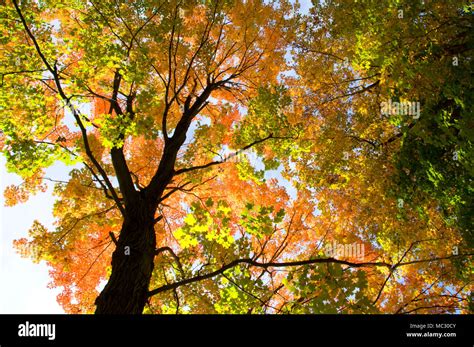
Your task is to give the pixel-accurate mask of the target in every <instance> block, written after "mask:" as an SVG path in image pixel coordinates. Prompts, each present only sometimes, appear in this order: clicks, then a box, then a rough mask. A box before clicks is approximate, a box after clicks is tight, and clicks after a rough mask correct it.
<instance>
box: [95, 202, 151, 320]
mask: <svg viewBox="0 0 474 347" xmlns="http://www.w3.org/2000/svg"><path fill="white" fill-rule="evenodd" d="M154 207H155V204H154V203H153V202H152V201H147V200H145V199H144V198H142V197H141V198H140V199H139V200H138V201H137V203H136V204H135V205H133V206H128V207H127V208H126V217H125V219H124V222H123V224H122V229H121V232H120V237H119V239H118V241H117V247H116V249H115V251H114V253H113V255H112V274H111V276H110V279H109V281H108V282H107V285H106V286H105V288H104V289H103V291H102V292H101V293H100V295H99V296H98V297H97V299H96V305H97V309H96V313H97V314H142V313H143V309H144V307H145V304H146V302H147V292H148V286H149V283H150V279H151V275H152V272H153V267H154V265H153V262H154V257H155V249H156V236H155V231H154V224H155V223H154V213H155V208H154Z"/></svg>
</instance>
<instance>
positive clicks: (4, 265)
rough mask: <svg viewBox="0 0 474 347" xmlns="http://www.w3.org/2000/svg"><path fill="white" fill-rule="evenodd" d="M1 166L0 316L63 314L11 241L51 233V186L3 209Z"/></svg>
mask: <svg viewBox="0 0 474 347" xmlns="http://www.w3.org/2000/svg"><path fill="white" fill-rule="evenodd" d="M300 5H301V8H300V10H301V12H307V11H308V9H309V7H310V6H311V1H310V0H300ZM5 162H6V161H5V158H4V157H3V156H1V155H0V314H40V313H41V314H56V313H64V311H63V310H62V308H61V307H60V306H59V304H58V303H57V301H56V296H57V295H58V294H59V293H60V289H59V288H54V289H50V288H48V283H49V282H50V278H49V275H48V267H47V265H46V264H45V263H44V262H42V263H39V264H35V263H33V262H32V261H31V260H29V259H23V258H21V257H20V255H19V254H18V253H17V252H16V251H15V249H14V248H13V240H15V239H19V238H22V237H27V235H28V229H29V228H30V227H31V225H32V224H33V221H34V220H35V219H38V220H39V221H40V222H41V223H42V224H43V225H44V226H46V227H47V228H49V229H50V230H51V229H53V222H54V218H53V216H52V209H53V204H54V200H55V198H54V196H53V195H52V190H53V184H48V186H49V189H48V190H47V191H46V192H45V193H39V194H37V195H35V196H32V197H30V199H29V200H28V201H27V202H26V203H23V204H19V205H17V206H14V207H5V206H4V205H5V201H4V197H3V191H4V189H5V187H7V186H9V185H11V184H20V183H21V179H20V178H19V176H17V175H15V174H11V173H9V172H7V170H6V168H5ZM70 170H71V167H68V168H66V167H65V166H64V165H63V164H59V163H58V164H55V165H53V166H52V167H50V168H49V169H48V170H46V175H45V176H46V177H50V178H53V179H67V172H69V171H70ZM267 178H270V177H267ZM291 193H293V194H294V192H290V194H291Z"/></svg>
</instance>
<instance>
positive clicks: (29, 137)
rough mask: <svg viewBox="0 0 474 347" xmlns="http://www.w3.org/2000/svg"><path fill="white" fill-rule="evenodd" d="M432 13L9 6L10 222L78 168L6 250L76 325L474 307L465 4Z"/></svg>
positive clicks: (3, 54)
mask: <svg viewBox="0 0 474 347" xmlns="http://www.w3.org/2000/svg"><path fill="white" fill-rule="evenodd" d="M423 3H424V4H422V2H420V3H419V4H418V3H417V2H416V1H408V0H407V1H397V2H395V1H380V2H375V1H374V2H371V1H366V2H364V1H362V2H357V3H353V2H351V1H345V0H340V1H328V2H321V3H320V2H317V1H316V2H315V4H314V5H313V7H312V8H311V9H310V12H309V13H307V14H303V13H301V12H299V11H298V8H299V5H298V4H297V3H296V4H295V3H294V2H291V1H285V0H280V1H261V0H251V1H244V0H232V1H214V0H213V1H197V0H196V1H193V0H190V1H175V0H172V1H159V0H140V1H133V2H130V1H100V2H99V1H89V2H79V1H69V0H66V1H62V2H60V3H58V2H55V1H21V2H20V1H17V0H12V1H7V2H6V5H4V6H2V7H1V9H0V14H1V16H0V42H1V45H2V50H1V51H0V77H1V82H0V83H1V87H0V127H1V129H2V133H1V137H0V140H1V141H0V146H1V150H2V152H3V154H4V155H5V157H6V158H7V160H8V163H7V165H8V169H9V170H10V171H12V172H15V173H17V174H18V175H21V177H22V178H23V183H22V184H21V185H19V186H10V187H7V189H6V190H5V197H6V203H7V205H8V206H12V205H15V204H17V203H22V202H25V201H26V200H27V199H28V197H29V196H30V195H31V194H36V193H39V192H41V191H44V190H45V188H46V187H47V184H53V183H51V182H50V180H51V178H50V177H45V176H44V172H45V169H46V168H47V167H49V166H51V165H54V164H55V163H56V162H57V161H62V162H64V163H65V164H67V165H68V168H70V171H69V179H68V180H67V181H61V182H55V183H54V194H55V196H56V203H55V205H54V210H53V213H54V217H55V228H54V230H48V229H47V228H45V227H44V226H43V225H42V224H41V216H38V220H37V221H35V223H34V225H33V226H32V227H31V229H30V231H29V234H28V236H27V237H25V238H23V239H20V240H17V241H16V242H15V246H16V247H17V249H18V250H19V252H21V253H22V254H23V255H25V256H27V257H30V258H32V259H33V260H34V261H37V262H39V261H45V262H46V263H47V264H48V266H49V268H50V277H51V286H52V287H59V288H61V289H62V292H61V294H60V295H59V297H58V301H59V303H60V304H61V305H62V307H63V308H64V310H65V311H66V312H68V313H92V312H94V311H96V310H97V311H98V312H99V313H103V312H109V313H141V312H143V313H153V314H158V313H412V312H416V313H448V312H450V313H468V312H472V297H471V296H470V291H471V289H472V277H471V276H472V255H473V252H472V250H473V240H474V238H473V235H472V225H473V223H472V221H473V220H472V219H473V201H472V197H473V196H474V195H473V183H472V176H473V169H474V167H473V158H474V156H473V140H474V133H473V119H472V114H473V109H472V105H473V101H474V100H473V95H474V93H473V91H472V85H471V80H470V77H471V74H472V49H473V43H474V42H473V38H472V35H470V34H469V31H470V30H472V13H473V12H472V11H473V8H472V5H470V6H468V5H463V4H462V2H460V1H425V2H423ZM388 100H393V101H394V102H404V101H407V102H419V103H420V105H421V112H420V114H419V115H413V114H407V112H405V113H403V112H392V113H390V114H387V113H385V114H384V113H383V112H382V111H381V104H382V103H383V102H387V101H388ZM351 246H354V248H351ZM127 247H128V248H127ZM351 249H353V250H354V249H357V250H359V252H352V251H350V250H351ZM127 252H128V253H127ZM106 283H108V284H107V286H105V284H106ZM104 286H105V289H104ZM101 291H102V294H100V293H101ZM127 293H128V294H127ZM130 293H132V294H130ZM99 294H100V296H99ZM98 296H99V299H97V297H98ZM96 299H97V300H96ZM118 302H121V303H124V304H123V306H122V305H118V304H117V303H118ZM119 306H120V307H119ZM96 307H99V308H98V309H96ZM122 308H123V310H122ZM121 310H122V311H121Z"/></svg>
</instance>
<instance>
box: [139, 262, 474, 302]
mask: <svg viewBox="0 0 474 347" xmlns="http://www.w3.org/2000/svg"><path fill="white" fill-rule="evenodd" d="M472 255H474V254H458V255H451V256H447V257H440V258H433V259H422V260H415V261H410V262H406V263H398V264H395V265H392V264H389V263H386V262H363V263H354V262H350V261H346V260H340V259H335V258H318V259H307V260H297V261H290V262H282V263H276V262H269V263H261V262H258V261H255V260H252V259H248V258H247V259H237V260H234V261H232V262H230V263H228V264H225V265H223V266H222V267H221V268H220V269H218V270H215V271H212V272H210V273H207V274H204V275H198V276H195V277H191V278H187V279H184V280H182V281H178V282H175V283H171V284H167V285H164V286H161V287H158V288H156V289H153V290H151V291H149V292H148V297H150V296H153V295H156V294H159V293H162V292H165V291H168V290H172V289H174V288H178V287H181V286H184V285H187V284H191V283H195V282H200V281H203V280H206V279H209V278H213V277H215V276H217V275H221V274H223V273H224V272H225V271H226V270H229V269H231V268H233V267H235V266H238V265H240V264H248V265H250V266H254V267H260V268H263V269H268V268H271V267H276V268H281V267H283V268H284V267H293V266H302V265H312V264H327V263H330V264H341V265H347V266H349V267H351V268H363V267H385V268H388V269H390V270H392V271H393V270H395V269H396V268H398V267H401V266H405V265H410V264H416V263H429V262H434V261H439V260H446V259H451V258H459V257H464V256H472Z"/></svg>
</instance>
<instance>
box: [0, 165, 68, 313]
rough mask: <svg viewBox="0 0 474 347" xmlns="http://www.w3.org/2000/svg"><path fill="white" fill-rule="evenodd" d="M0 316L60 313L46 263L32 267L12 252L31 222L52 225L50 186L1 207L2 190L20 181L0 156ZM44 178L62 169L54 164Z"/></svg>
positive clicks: (2, 199) (28, 262)
mask: <svg viewBox="0 0 474 347" xmlns="http://www.w3.org/2000/svg"><path fill="white" fill-rule="evenodd" d="M0 169H1V172H0V193H1V194H0V313H2V314H4V313H63V310H62V308H61V307H60V306H59V305H58V303H57V302H56V295H57V294H58V293H59V290H57V289H56V290H52V289H49V288H48V287H47V285H48V282H49V276H48V268H47V266H46V264H44V263H40V264H34V263H33V262H32V261H31V260H29V259H23V258H21V257H20V255H19V254H18V253H16V251H15V250H14V249H13V246H12V243H13V240H15V239H19V238H22V237H26V236H27V234H28V229H29V228H30V227H31V225H32V224H33V221H34V220H35V219H39V220H40V221H41V222H42V223H43V224H44V225H45V226H49V227H51V226H52V223H53V216H52V214H51V211H52V207H53V203H54V196H53V195H52V185H50V188H49V189H48V191H47V192H45V193H40V194H38V195H36V196H33V197H31V198H30V199H29V201H28V202H26V203H24V204H19V205H17V206H14V207H5V206H4V205H5V201H4V197H3V191H4V189H5V187H6V186H8V185H10V184H19V183H21V179H20V178H19V177H18V176H17V175H15V174H11V173H8V172H7V171H6V169H5V158H4V157H3V156H1V157H0ZM47 171H48V175H51V176H52V175H56V177H57V176H58V174H59V175H61V176H62V175H64V171H65V168H64V167H62V165H60V164H56V165H54V167H51V168H50V169H49V170H47Z"/></svg>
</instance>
